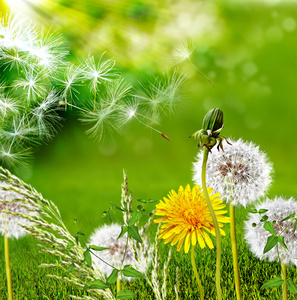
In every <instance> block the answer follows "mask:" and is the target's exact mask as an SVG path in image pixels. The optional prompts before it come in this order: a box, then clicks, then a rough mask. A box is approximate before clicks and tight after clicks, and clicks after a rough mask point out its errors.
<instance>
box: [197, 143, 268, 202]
mask: <svg viewBox="0 0 297 300" xmlns="http://www.w3.org/2000/svg"><path fill="white" fill-rule="evenodd" d="M230 142H231V144H232V145H228V144H225V145H224V152H223V151H220V152H219V151H213V152H212V153H210V155H209V157H208V161H207V166H206V182H207V184H208V185H210V186H212V187H213V188H214V191H215V192H218V193H221V197H222V199H223V200H225V201H226V202H227V203H232V205H235V206H237V205H242V206H244V207H246V205H248V204H251V203H253V202H254V201H256V200H257V199H259V198H260V197H263V196H264V195H265V193H266V191H267V190H268V188H269V186H270V184H271V173H272V165H271V163H270V162H269V161H268V159H267V156H266V154H265V153H264V152H262V151H260V149H259V147H258V146H255V145H254V144H253V143H251V142H250V143H248V142H244V141H243V140H241V139H239V140H237V141H230ZM196 159H197V161H196V162H195V163H194V168H193V171H194V175H193V180H194V182H195V183H196V184H201V170H202V162H203V151H200V152H198V154H197V158H196Z"/></svg>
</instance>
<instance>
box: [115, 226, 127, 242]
mask: <svg viewBox="0 0 297 300" xmlns="http://www.w3.org/2000/svg"><path fill="white" fill-rule="evenodd" d="M127 231H128V226H122V228H121V233H120V235H119V236H118V238H117V239H120V238H121V237H122V236H123V235H124V234H125V233H126V232H127Z"/></svg>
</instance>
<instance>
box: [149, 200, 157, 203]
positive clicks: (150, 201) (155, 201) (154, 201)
mask: <svg viewBox="0 0 297 300" xmlns="http://www.w3.org/2000/svg"><path fill="white" fill-rule="evenodd" d="M157 202H159V200H155V199H149V200H148V203H157Z"/></svg>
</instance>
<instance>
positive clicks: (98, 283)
mask: <svg viewBox="0 0 297 300" xmlns="http://www.w3.org/2000/svg"><path fill="white" fill-rule="evenodd" d="M107 288H109V285H108V284H106V283H105V282H103V281H102V280H100V279H96V280H94V281H90V282H88V283H87V284H86V285H85V286H84V288H83V289H84V290H96V289H98V290H105V289H107Z"/></svg>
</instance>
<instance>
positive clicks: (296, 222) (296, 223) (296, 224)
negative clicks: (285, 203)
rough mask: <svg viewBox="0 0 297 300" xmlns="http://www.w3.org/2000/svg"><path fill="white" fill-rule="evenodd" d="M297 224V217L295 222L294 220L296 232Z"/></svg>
mask: <svg viewBox="0 0 297 300" xmlns="http://www.w3.org/2000/svg"><path fill="white" fill-rule="evenodd" d="M296 226H297V219H296V220H295V222H294V228H293V229H294V232H295V230H296Z"/></svg>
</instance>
